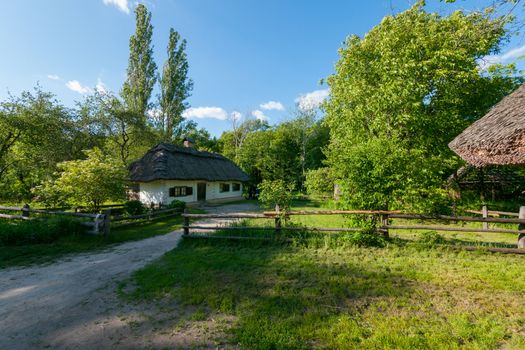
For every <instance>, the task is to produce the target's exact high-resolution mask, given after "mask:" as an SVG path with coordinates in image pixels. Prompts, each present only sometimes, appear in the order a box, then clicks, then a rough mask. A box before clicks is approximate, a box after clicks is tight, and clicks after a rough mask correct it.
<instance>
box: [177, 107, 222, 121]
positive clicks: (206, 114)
mask: <svg viewBox="0 0 525 350" xmlns="http://www.w3.org/2000/svg"><path fill="white" fill-rule="evenodd" d="M182 116H183V117H184V118H187V119H206V118H207V119H218V120H226V119H228V113H226V111H225V110H224V109H222V108H220V107H192V108H190V109H188V110H186V111H184V113H183V114H182Z"/></svg>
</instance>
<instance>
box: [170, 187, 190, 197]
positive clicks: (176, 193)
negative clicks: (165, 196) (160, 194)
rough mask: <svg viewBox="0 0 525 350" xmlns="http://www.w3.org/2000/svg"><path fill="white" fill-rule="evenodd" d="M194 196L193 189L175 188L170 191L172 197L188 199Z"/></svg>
mask: <svg viewBox="0 0 525 350" xmlns="http://www.w3.org/2000/svg"><path fill="white" fill-rule="evenodd" d="M192 194H193V187H186V186H175V187H171V188H170V189H169V195H170V197H186V196H191V195H192Z"/></svg>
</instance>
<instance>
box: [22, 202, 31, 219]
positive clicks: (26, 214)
mask: <svg viewBox="0 0 525 350" xmlns="http://www.w3.org/2000/svg"><path fill="white" fill-rule="evenodd" d="M29 209H30V208H29V204H27V203H26V204H24V206H23V207H22V216H23V217H25V218H28V217H29Z"/></svg>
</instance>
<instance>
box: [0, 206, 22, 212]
mask: <svg viewBox="0 0 525 350" xmlns="http://www.w3.org/2000/svg"><path fill="white" fill-rule="evenodd" d="M0 210H6V211H21V210H22V207H2V206H0Z"/></svg>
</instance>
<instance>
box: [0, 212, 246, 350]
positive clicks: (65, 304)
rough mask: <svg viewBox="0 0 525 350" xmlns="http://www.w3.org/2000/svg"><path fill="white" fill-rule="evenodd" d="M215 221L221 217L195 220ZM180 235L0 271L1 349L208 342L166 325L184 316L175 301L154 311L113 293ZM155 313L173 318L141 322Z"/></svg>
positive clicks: (174, 243)
mask: <svg viewBox="0 0 525 350" xmlns="http://www.w3.org/2000/svg"><path fill="white" fill-rule="evenodd" d="M255 209H256V207H255V206H254V205H253V204H235V205H224V206H220V207H216V208H207V211H212V212H213V211H215V212H221V213H222V212H224V213H227V212H245V211H252V210H255ZM222 223H225V220H214V221H211V220H208V221H201V222H198V224H199V225H211V226H215V225H217V224H222ZM181 236H182V231H181V230H179V231H174V232H171V233H168V234H166V235H161V236H156V237H152V238H148V239H144V240H141V241H135V242H128V243H124V244H121V245H117V246H113V247H111V248H110V249H107V250H104V251H99V252H95V253H91V254H82V255H75V256H70V257H67V258H65V259H62V260H60V261H57V262H55V263H52V264H49V265H44V266H31V267H24V268H8V269H4V270H0V349H43V348H52V349H57V348H58V349H105V348H126V349H128V348H137V349H138V348H160V347H170V348H171V347H186V346H190V344H195V343H196V342H197V344H200V346H202V347H207V346H206V344H208V345H210V346H211V345H212V343H210V341H211V340H209V339H208V338H206V339H204V340H203V339H198V338H199V337H200V336H201V335H200V333H199V330H195V329H186V330H184V329H183V330H182V331H181V332H180V334H177V332H175V333H174V332H173V331H172V329H173V327H172V326H173V325H172V324H171V323H173V322H175V321H177V320H178V321H180V319H181V318H183V316H184V315H182V314H177V310H176V306H173V305H171V306H172V308H169V307H168V308H166V306H165V305H164V306H163V307H162V311H159V310H160V309H159V310H153V309H154V308H155V307H153V309H152V308H149V309H148V307H147V306H146V307H145V306H144V305H142V306H137V305H126V303H124V302H122V301H121V300H119V299H118V298H117V297H116V295H115V285H116V283H115V282H116V281H119V280H122V279H125V278H126V277H128V276H129V275H130V274H131V273H132V272H133V271H135V270H137V269H139V268H141V267H143V266H144V265H146V264H147V263H148V262H150V261H151V260H153V259H156V258H158V257H160V256H161V255H163V254H164V253H166V252H167V251H169V250H171V249H173V248H175V247H176V246H177V244H178V242H179V240H180V239H181ZM159 312H165V313H166V319H167V320H168V319H170V320H171V321H173V322H171V323H170V322H167V323H168V324H167V325H164V324H157V325H148V324H147V320H148V315H151V314H152V313H155V315H156V316H158V313H159ZM157 319H158V317H157ZM222 321H223V322H227V320H222ZM222 321H221V322H222ZM179 323H180V322H179ZM206 327H207V329H208V330H209V329H210V327H211V328H213V325H210V324H207V325H206ZM168 328H169V329H170V330H171V331H170V332H171V333H170V334H167V333H166V329H168ZM168 333H169V332H168ZM210 339H211V338H210ZM191 346H193V345H191Z"/></svg>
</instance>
